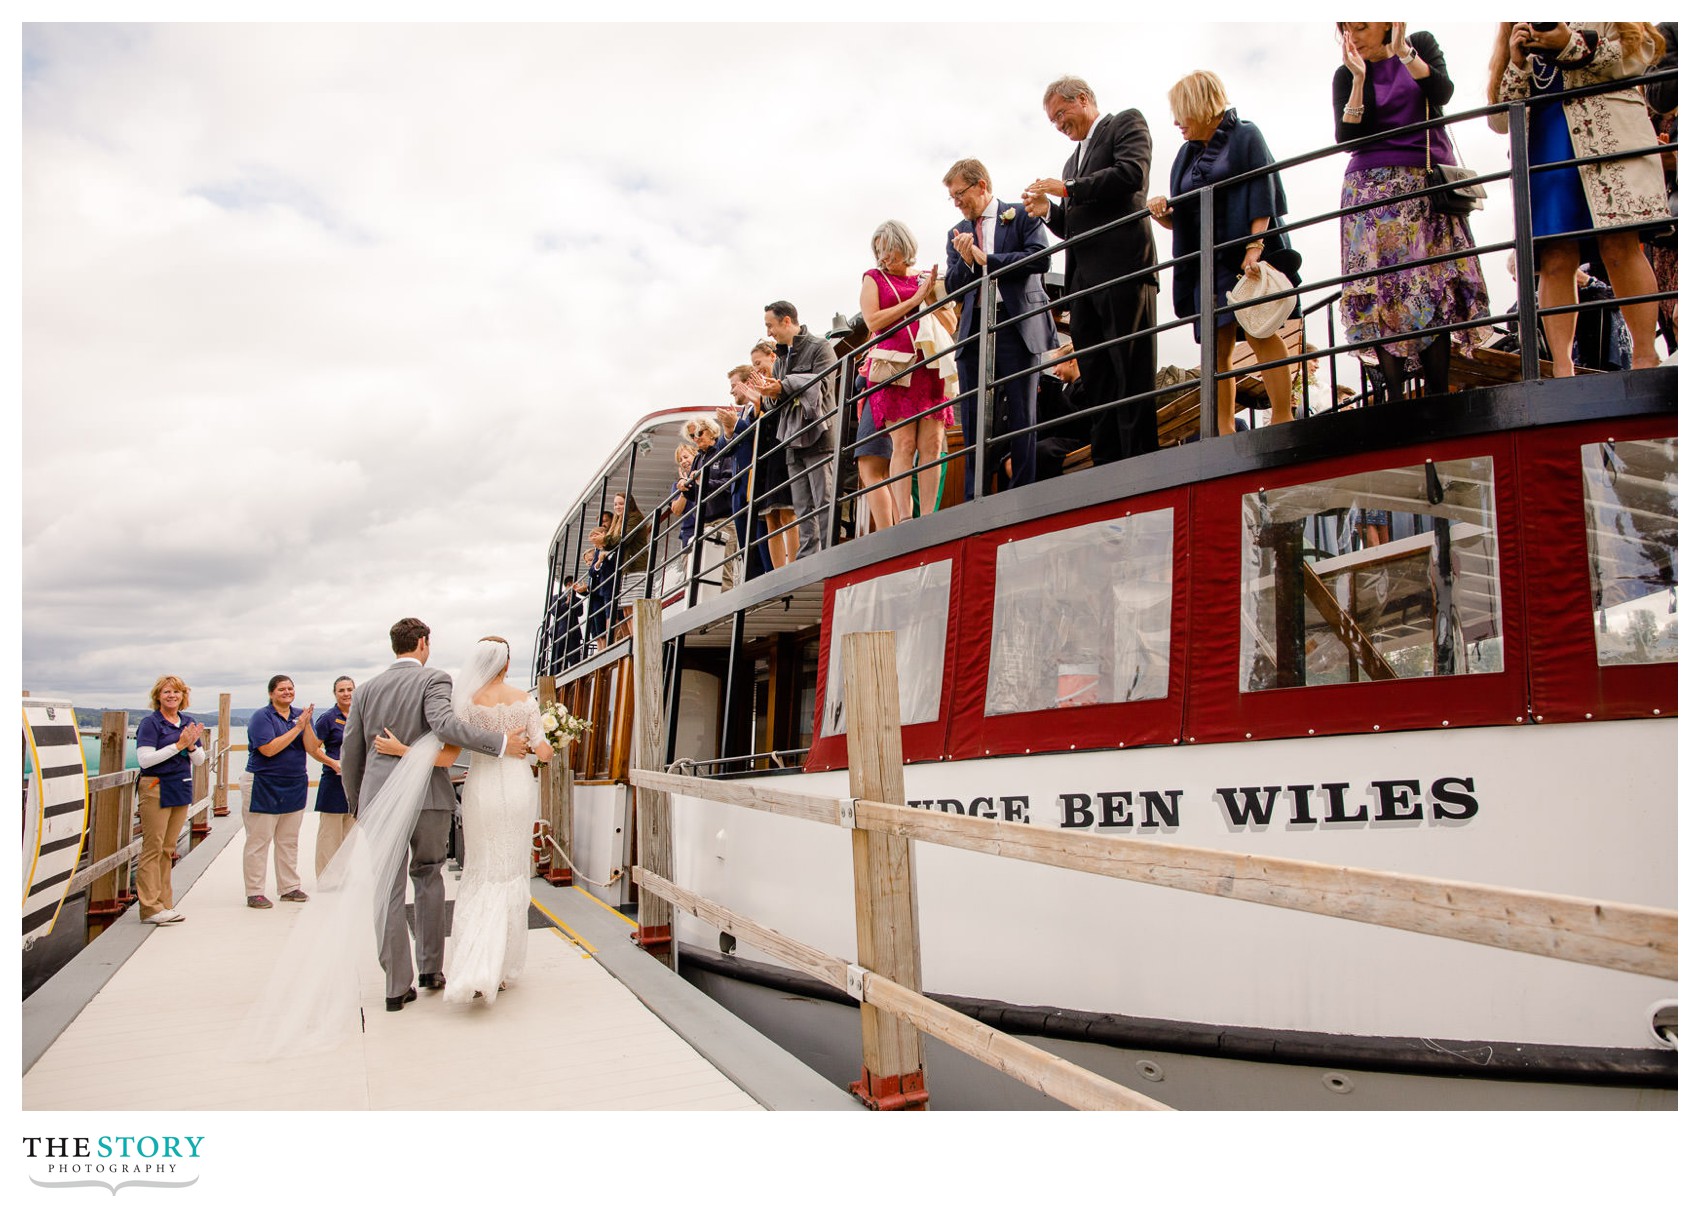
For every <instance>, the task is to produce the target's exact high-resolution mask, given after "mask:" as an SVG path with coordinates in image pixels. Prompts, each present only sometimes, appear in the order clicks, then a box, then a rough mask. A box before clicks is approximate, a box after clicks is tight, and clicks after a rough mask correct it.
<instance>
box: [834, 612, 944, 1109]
mask: <svg viewBox="0 0 1700 1212" xmlns="http://www.w3.org/2000/svg"><path fill="white" fill-rule="evenodd" d="M844 705H845V739H846V741H847V743H848V748H849V757H850V794H851V796H852V797H854V798H855V799H859V800H861V799H866V800H878V801H880V802H882V803H887V804H901V803H904V802H905V800H904V797H903V730H902V726H901V724H900V720H901V718H902V716H901V714H900V712H901V709H900V707H899V706H898V698H897V645H896V641H895V638H894V636H893V634H892V633H891V632H889V631H873V632H858V633H855V634H852V635H849V636H846V637H845V645H844ZM850 847H851V854H852V857H853V860H854V863H855V870H856V962H857V964H859V965H860V966H861V967H863V968H866V969H867V970H868V971H870V972H877V973H878V974H879V975H881V976H883V977H885V978H886V979H887V980H891V981H895V982H896V983H897V984H899V985H902V986H904V987H905V988H908V989H913V990H914V991H915V992H917V993H919V992H920V991H921V932H920V924H919V921H918V919H917V917H916V912H915V876H914V857H915V856H914V843H913V842H911V841H909V839H907V838H900V837H894V836H892V835H891V834H887V833H874V832H871V831H869V830H867V829H852V830H851V831H850ZM850 1092H851V1093H852V1094H854V1095H856V1096H857V1097H858V1098H860V1099H861V1100H862V1101H863V1102H864V1103H866V1104H867V1105H868V1106H869V1107H871V1108H873V1109H874V1110H876V1111H907V1110H916V1111H924V1110H926V1107H927V1084H926V1073H925V1071H924V1065H923V1057H922V1053H921V1033H920V1032H919V1031H917V1030H916V1029H915V1028H914V1027H913V1026H911V1025H910V1024H909V1023H907V1022H905V1021H904V1020H903V1019H900V1018H898V1017H897V1016H896V1015H893V1014H890V1013H888V1012H886V1011H884V1010H877V1009H875V1008H874V1007H873V1006H871V1005H869V1004H868V1003H867V1002H863V1003H862V1076H861V1079H860V1080H858V1081H856V1082H854V1083H852V1084H851V1086H850Z"/></svg>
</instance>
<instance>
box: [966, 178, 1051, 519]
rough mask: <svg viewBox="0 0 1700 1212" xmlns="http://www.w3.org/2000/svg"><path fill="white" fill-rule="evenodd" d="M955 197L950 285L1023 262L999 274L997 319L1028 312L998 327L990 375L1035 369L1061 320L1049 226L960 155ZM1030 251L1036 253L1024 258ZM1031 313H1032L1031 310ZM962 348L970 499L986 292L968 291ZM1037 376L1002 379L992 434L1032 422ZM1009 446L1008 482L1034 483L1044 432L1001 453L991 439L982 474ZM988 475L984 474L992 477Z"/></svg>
mask: <svg viewBox="0 0 1700 1212" xmlns="http://www.w3.org/2000/svg"><path fill="white" fill-rule="evenodd" d="M944 185H945V188H946V189H948V190H949V191H950V200H951V201H952V202H954V203H955V204H956V209H957V210H959V211H961V212H962V222H961V223H958V224H957V225H956V226H955V227H953V228H951V231H950V237H949V240H948V243H947V245H946V247H945V275H944V284H945V288H946V289H947V290H951V291H955V290H957V289H959V288H961V287H963V286H966V285H968V283H970V282H973V281H976V280H977V279H978V278H979V277H980V276H981V275H982V274H984V273H986V272H987V271H988V267H989V269H990V272H993V273H995V272H997V271H999V270H1001V269H1003V268H1005V267H1006V266H1009V265H1013V264H1015V263H1016V262H1017V261H1021V262H1023V264H1022V266H1021V268H1020V269H1018V270H1016V271H1014V272H1013V273H1006V274H1004V275H1003V276H1002V277H1000V278H998V279H997V306H996V310H995V312H994V313H993V316H992V322H993V323H994V324H996V323H1001V322H1002V321H1005V320H1014V319H1016V317H1018V316H1019V317H1024V318H1022V319H1021V320H1020V321H1019V322H1018V323H1013V324H1009V325H1007V326H1005V327H1003V328H1000V329H998V330H997V332H996V333H994V334H993V337H994V339H993V341H992V355H993V356H992V372H991V374H992V378H993V379H1001V378H1003V377H1004V376H1005V375H1012V374H1015V373H1017V372H1019V371H1023V370H1031V369H1032V368H1033V367H1034V366H1036V365H1038V363H1039V360H1040V359H1041V358H1042V357H1043V356H1044V354H1045V353H1046V351H1047V350H1049V349H1050V348H1051V346H1052V345H1054V344H1055V343H1056V327H1055V326H1054V325H1053V324H1052V322H1051V312H1050V299H1049V298H1048V297H1047V296H1046V294H1045V287H1044V282H1043V276H1044V273H1045V271H1046V270H1047V269H1049V268H1050V267H1051V258H1050V255H1049V254H1048V253H1046V254H1045V255H1043V256H1034V254H1035V253H1044V252H1045V248H1046V245H1047V242H1046V239H1045V229H1044V225H1043V224H1042V223H1040V222H1039V221H1038V220H1037V219H1035V218H1033V217H1032V216H1031V215H1029V214H1027V212H1026V211H1025V210H1023V209H1022V208H1021V207H1019V206H1011V205H1008V204H1006V203H1004V202H999V201H997V200H996V199H994V198H993V197H992V182H991V177H990V176H989V174H987V172H986V166H985V165H984V164H982V163H980V162H979V161H978V160H958V161H957V162H956V163H955V164H952V165H951V166H950V171H949V172H947V173H945V175H944ZM1029 257H1031V258H1032V260H1026V258H1029ZM1028 313H1032V314H1028ZM956 332H957V338H958V349H957V355H956V373H957V376H958V377H959V378H960V379H961V381H962V396H961V398H959V399H958V400H957V402H956V412H957V416H958V417H959V418H960V419H961V421H962V440H963V443H964V444H965V445H966V447H967V452H968V453H967V460H966V465H967V475H966V476H965V477H964V479H963V496H964V498H966V499H972V498H973V496H974V495H975V489H976V485H977V484H979V481H978V480H977V479H976V476H975V472H976V468H975V466H974V440H975V434H976V433H977V430H978V422H979V397H978V395H976V394H975V393H976V391H977V389H978V387H979V383H980V346H979V332H980V291H979V290H978V289H976V290H971V291H969V292H968V293H967V294H966V295H964V296H963V298H962V321H961V323H960V324H958V325H957V328H956ZM1038 391H1039V381H1038V376H1037V375H1034V374H1028V375H1024V376H1022V377H1021V378H1019V379H1015V380H1012V381H1011V382H1008V383H1005V384H1002V385H1001V386H1000V387H998V389H997V392H996V394H995V396H994V401H993V408H992V411H991V413H990V424H989V427H988V428H987V430H986V436H987V438H988V439H989V438H990V437H991V436H992V435H993V434H1001V433H1009V432H1010V431H1011V430H1016V429H1025V428H1026V427H1027V426H1029V425H1031V424H1033V401H1034V399H1035V398H1036V396H1037V395H1038ZM1006 445H1007V446H1008V447H1009V454H1010V462H1011V477H1010V487H1012V488H1017V487H1020V486H1021V485H1023V484H1031V483H1032V482H1033V481H1034V479H1035V478H1037V473H1038V463H1037V451H1038V446H1039V444H1038V439H1037V437H1036V435H1034V434H1032V433H1024V434H1019V435H1017V436H1016V437H1014V438H1013V439H1011V440H1010V441H1009V442H1008V443H1004V442H1000V443H998V453H993V447H992V445H991V444H990V443H989V442H988V444H987V447H986V462H987V465H988V466H987V467H986V468H983V469H979V470H981V472H982V473H985V472H989V471H990V470H991V468H992V467H995V466H996V465H997V464H998V463H1000V462H1002V460H1003V455H1002V449H1003V447H1004V446H1006ZM990 478H991V477H990V476H989V475H987V477H986V479H987V482H988V483H989V481H990Z"/></svg>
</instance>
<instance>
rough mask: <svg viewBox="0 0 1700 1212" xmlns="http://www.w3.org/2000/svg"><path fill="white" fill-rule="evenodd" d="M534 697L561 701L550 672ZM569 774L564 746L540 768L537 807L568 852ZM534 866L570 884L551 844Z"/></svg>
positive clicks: (559, 883)
mask: <svg viewBox="0 0 1700 1212" xmlns="http://www.w3.org/2000/svg"><path fill="white" fill-rule="evenodd" d="M537 700H538V702H539V703H540V704H541V705H542V706H544V707H552V706H554V705H555V704H556V703H558V702H559V701H560V699H559V697H558V696H557V695H556V693H555V677H554V675H553V674H544V675H543V676H542V677H540V678H538V679H537ZM572 775H573V772H572V751H571V749H570V748H569V749H563V750H561V752H559V753H557V754H556V755H555V756H554V758H553V759H552V760H551V761H550V762H549V764H548V765H547V766H545V767H544V768H543V783H542V786H541V788H540V790H541V791H542V793H543V796H542V803H541V804H540V805H539V810H540V811H541V813H542V816H543V819H544V820H546V821H548V822H549V834H550V836H551V837H553V838H554V839H555V845H557V846H559V847H560V848H561V849H562V850H563V851H565V852H566V853H567V854H571V853H572V852H573V806H572V796H573V781H572ZM537 866H538V871H537V873H538V874H539V875H541V876H542V877H543V878H544V879H546V880H548V881H549V883H550V884H552V885H553V886H554V887H556V888H567V887H570V886H571V885H572V882H573V869H572V868H571V867H568V866H567V865H566V864H565V863H564V862H563V861H562V859H561V856H560V855H559V854H557V853H555V851H554V849H553V847H549V848H546V849H545V850H544V852H543V854H542V856H541V857H540V859H539V861H538V864H537Z"/></svg>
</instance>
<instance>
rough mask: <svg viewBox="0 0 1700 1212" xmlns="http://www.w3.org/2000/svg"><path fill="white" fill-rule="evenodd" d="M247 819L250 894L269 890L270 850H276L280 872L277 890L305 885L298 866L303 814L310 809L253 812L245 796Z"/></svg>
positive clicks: (245, 870) (245, 862) (245, 872)
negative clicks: (296, 866) (268, 853)
mask: <svg viewBox="0 0 1700 1212" xmlns="http://www.w3.org/2000/svg"><path fill="white" fill-rule="evenodd" d="M243 803H244V807H243V812H242V817H243V822H244V823H245V824H246V825H247V827H248V840H247V841H246V842H244V843H243V844H242V883H243V885H244V887H245V889H246V891H247V894H248V895H249V896H260V895H261V894H263V893H264V892H265V890H266V851H267V850H270V851H271V852H272V867H273V868H274V870H275V871H276V873H277V891H278V894H279V895H280V896H281V895H282V894H283V893H285V892H294V891H295V890H296V889H298V888H300V887H301V876H300V875H298V874H297V873H296V870H295V856H296V850H297V848H298V846H299V845H300V840H301V818H302V817H304V816H306V815H307V814H306V812H305V811H302V812H282V813H272V812H249V811H247V807H246V803H247V801H246V797H244V801H243Z"/></svg>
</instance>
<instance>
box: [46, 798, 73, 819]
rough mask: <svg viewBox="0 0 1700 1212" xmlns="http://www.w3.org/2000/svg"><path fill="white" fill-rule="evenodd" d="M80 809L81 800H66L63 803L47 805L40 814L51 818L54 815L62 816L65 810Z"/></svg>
mask: <svg viewBox="0 0 1700 1212" xmlns="http://www.w3.org/2000/svg"><path fill="white" fill-rule="evenodd" d="M82 810H83V801H82V800H66V801H65V802H64V803H63V804H49V805H47V807H45V808H43V809H42V810H41V815H42V816H43V817H44V818H46V819H48V820H51V819H52V818H54V817H56V816H64V815H65V814H66V813H67V812H81V811H82Z"/></svg>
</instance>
